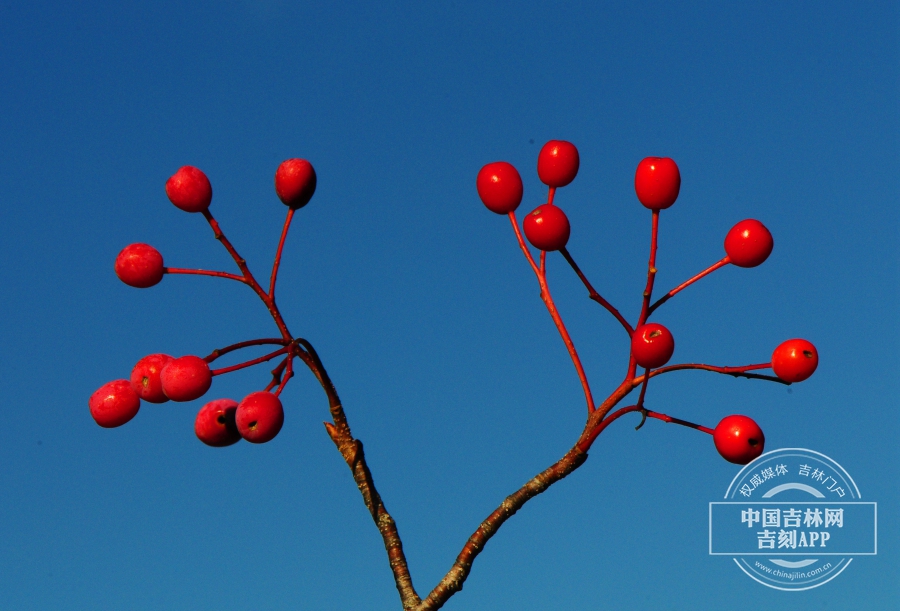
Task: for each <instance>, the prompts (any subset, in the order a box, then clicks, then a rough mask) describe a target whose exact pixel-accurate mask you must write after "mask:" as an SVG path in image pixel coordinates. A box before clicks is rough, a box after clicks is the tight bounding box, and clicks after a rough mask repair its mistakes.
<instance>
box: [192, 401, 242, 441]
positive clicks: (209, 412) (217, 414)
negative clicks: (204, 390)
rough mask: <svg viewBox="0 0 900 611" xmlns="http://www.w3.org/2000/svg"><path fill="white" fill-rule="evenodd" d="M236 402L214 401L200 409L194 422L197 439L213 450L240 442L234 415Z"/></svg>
mask: <svg viewBox="0 0 900 611" xmlns="http://www.w3.org/2000/svg"><path fill="white" fill-rule="evenodd" d="M237 406H238V404H237V401H232V400H231V399H216V400H215V401H210V402H209V403H207V404H206V405H204V406H203V407H201V408H200V411H199V412H198V413H197V419H196V420H194V433H196V434H197V439H199V440H200V441H202V442H203V443H205V444H206V445H208V446H212V447H214V448H224V447H225V446H230V445H232V444H235V443H237V442H239V441H240V440H241V434H240V432H239V431H238V428H237V423H236V422H235V420H234V414H235V412H236V411H237Z"/></svg>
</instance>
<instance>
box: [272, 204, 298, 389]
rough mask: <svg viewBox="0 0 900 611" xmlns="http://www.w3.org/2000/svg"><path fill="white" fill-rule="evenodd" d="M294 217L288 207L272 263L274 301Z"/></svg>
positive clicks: (291, 209) (292, 210)
mask: <svg viewBox="0 0 900 611" xmlns="http://www.w3.org/2000/svg"><path fill="white" fill-rule="evenodd" d="M293 218H294V209H293V208H288V212H287V218H285V219H284V227H283V228H282V229H281V239H280V240H279V241H278V250H277V251H275V262H274V263H273V264H272V278H271V279H270V280H269V299H271V300H272V301H273V302H274V301H275V280H276V279H277V278H278V266H279V265H281V251H283V250H284V240H285V238H287V233H288V229H290V227H291V220H292V219H293ZM276 394H277V393H276Z"/></svg>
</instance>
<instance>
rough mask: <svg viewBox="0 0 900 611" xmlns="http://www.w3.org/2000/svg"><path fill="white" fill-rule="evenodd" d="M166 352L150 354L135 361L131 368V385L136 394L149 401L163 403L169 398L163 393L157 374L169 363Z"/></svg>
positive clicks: (169, 357)
mask: <svg viewBox="0 0 900 611" xmlns="http://www.w3.org/2000/svg"><path fill="white" fill-rule="evenodd" d="M171 360H172V357H171V356H169V355H168V354H150V355H148V356H145V357H144V358H142V359H141V360H139V361H138V362H137V364H136V365H135V366H134V369H132V370H131V387H132V388H133V389H134V392H136V393H137V394H138V396H139V397H140V398H141V399H143V400H144V401H147V402H149V403H165V402H166V401H168V400H169V398H168V397H167V396H166V395H165V393H163V389H162V381H161V380H160V379H159V374H160V372H161V371H162V368H163V367H165V366H166V365H168V364H169V361H171Z"/></svg>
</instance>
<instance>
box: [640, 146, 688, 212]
mask: <svg viewBox="0 0 900 611" xmlns="http://www.w3.org/2000/svg"><path fill="white" fill-rule="evenodd" d="M680 190H681V172H679V171H678V166H677V165H675V162H674V161H672V160H671V159H670V158H668V157H646V158H644V159H643V160H641V162H640V163H639V164H638V167H637V171H636V172H635V173H634V191H635V193H637V196H638V199H639V200H640V202H641V203H642V204H643V205H644V207H646V208H650V209H651V210H664V209H666V208H668V207H669V206H671V205H672V204H674V203H675V200H676V199H678V192H679V191H680Z"/></svg>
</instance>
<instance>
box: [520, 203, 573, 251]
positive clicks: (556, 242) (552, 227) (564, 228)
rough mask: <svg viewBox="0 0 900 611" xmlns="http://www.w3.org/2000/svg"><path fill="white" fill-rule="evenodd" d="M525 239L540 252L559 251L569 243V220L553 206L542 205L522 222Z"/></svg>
mask: <svg viewBox="0 0 900 611" xmlns="http://www.w3.org/2000/svg"><path fill="white" fill-rule="evenodd" d="M522 227H523V228H524V229H525V237H526V238H528V241H529V242H531V243H532V245H534V247H535V248H540V249H541V250H559V249H560V248H565V246H566V243H567V242H568V241H569V233H570V232H571V227H570V226H569V219H567V218H566V214H565V212H563V211H562V210H560V209H559V207H557V206H554V205H553V204H543V205H540V206H538V207H537V208H535V209H534V210H532V211H531V213H530V214H529V215H528V216H526V217H525V219H524V220H523V221H522Z"/></svg>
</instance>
